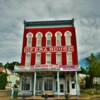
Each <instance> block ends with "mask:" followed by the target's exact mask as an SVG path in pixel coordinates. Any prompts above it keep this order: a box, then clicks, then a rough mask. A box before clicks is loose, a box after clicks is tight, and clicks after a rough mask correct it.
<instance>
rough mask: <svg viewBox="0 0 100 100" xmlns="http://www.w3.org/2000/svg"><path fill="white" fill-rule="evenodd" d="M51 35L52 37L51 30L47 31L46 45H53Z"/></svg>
mask: <svg viewBox="0 0 100 100" xmlns="http://www.w3.org/2000/svg"><path fill="white" fill-rule="evenodd" d="M51 37H52V33H51V32H47V33H46V46H48V47H49V46H51Z"/></svg>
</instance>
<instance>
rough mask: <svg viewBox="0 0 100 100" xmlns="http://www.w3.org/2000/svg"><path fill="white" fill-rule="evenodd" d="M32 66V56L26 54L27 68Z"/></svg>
mask: <svg viewBox="0 0 100 100" xmlns="http://www.w3.org/2000/svg"><path fill="white" fill-rule="evenodd" d="M30 64H31V54H30V53H26V60H25V66H30Z"/></svg>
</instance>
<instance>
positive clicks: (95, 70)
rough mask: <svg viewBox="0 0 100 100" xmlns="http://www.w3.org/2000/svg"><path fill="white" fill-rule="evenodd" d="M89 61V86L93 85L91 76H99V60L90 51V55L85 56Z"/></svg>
mask: <svg viewBox="0 0 100 100" xmlns="http://www.w3.org/2000/svg"><path fill="white" fill-rule="evenodd" d="M87 61H88V63H89V71H88V74H89V83H90V85H89V86H90V88H91V87H93V78H94V77H100V61H99V60H98V59H97V58H96V57H95V56H94V54H93V53H92V54H91V55H90V57H88V58H87Z"/></svg>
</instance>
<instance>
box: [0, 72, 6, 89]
mask: <svg viewBox="0 0 100 100" xmlns="http://www.w3.org/2000/svg"><path fill="white" fill-rule="evenodd" d="M6 84H7V74H6V73H3V72H2V73H0V90H3V89H5V87H6Z"/></svg>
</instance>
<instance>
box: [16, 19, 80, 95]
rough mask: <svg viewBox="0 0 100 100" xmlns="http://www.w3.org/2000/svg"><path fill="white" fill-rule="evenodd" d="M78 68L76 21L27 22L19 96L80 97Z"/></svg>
mask: <svg viewBox="0 0 100 100" xmlns="http://www.w3.org/2000/svg"><path fill="white" fill-rule="evenodd" d="M78 69H79V68H78V56H77V43H76V32H75V27H74V19H72V20H55V21H35V22H27V21H24V33H23V45H22V56H21V65H20V66H15V72H16V73H18V74H19V75H20V88H19V90H20V92H19V94H21V93H23V92H24V91H26V92H27V94H31V95H34V96H36V95H42V93H43V92H45V91H51V92H53V94H54V95H65V93H69V94H70V95H78V94H79V84H78V75H77V72H78Z"/></svg>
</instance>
